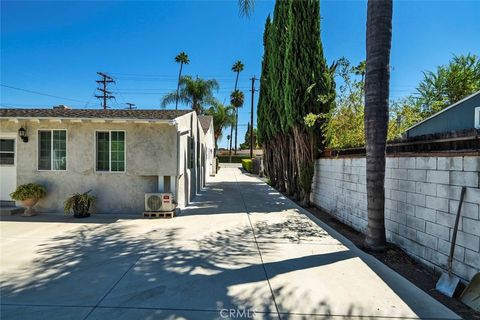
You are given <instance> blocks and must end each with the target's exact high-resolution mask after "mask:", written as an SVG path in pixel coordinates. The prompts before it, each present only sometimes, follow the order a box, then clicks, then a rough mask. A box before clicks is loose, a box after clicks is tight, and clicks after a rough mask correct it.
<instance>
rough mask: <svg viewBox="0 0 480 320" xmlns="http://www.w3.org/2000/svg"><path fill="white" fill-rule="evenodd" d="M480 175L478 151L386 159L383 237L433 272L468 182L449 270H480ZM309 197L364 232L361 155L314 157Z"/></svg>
mask: <svg viewBox="0 0 480 320" xmlns="http://www.w3.org/2000/svg"><path fill="white" fill-rule="evenodd" d="M479 180H480V157H479V156H464V157H389V158H387V169H386V179H385V197H386V201H385V219H386V220H385V224H386V229H387V240H388V241H389V242H392V243H395V244H396V245H398V246H400V247H401V248H402V249H403V250H405V251H406V252H407V253H408V254H409V255H411V256H412V257H414V258H415V259H417V260H419V261H420V262H422V263H424V264H426V265H428V266H430V267H431V268H433V269H435V270H436V271H440V270H445V269H446V266H447V259H448V254H449V252H450V241H451V239H452V230H453V225H454V222H455V214H456V212H457V207H458V203H459V199H460V190H461V186H467V192H466V194H465V199H464V202H463V207H462V212H461V220H460V224H459V231H458V234H457V244H456V247H455V255H454V263H453V271H454V273H455V274H456V275H458V276H459V277H460V278H462V279H464V280H467V281H469V280H470V279H471V278H472V277H473V275H474V274H475V273H476V272H479V271H480V209H479V206H480V189H479V186H480V185H479V183H480V182H479ZM311 201H312V202H313V203H314V204H315V205H316V206H318V207H319V208H321V209H323V210H325V211H326V212H328V213H330V214H331V215H333V216H335V217H336V218H338V219H339V220H341V221H343V222H344V223H346V224H348V225H350V226H352V227H353V228H355V229H356V230H358V231H360V232H362V233H365V230H366V227H367V194H366V176H365V158H338V159H319V160H317V161H316V163H315V177H314V180H313V188H312V194H311Z"/></svg>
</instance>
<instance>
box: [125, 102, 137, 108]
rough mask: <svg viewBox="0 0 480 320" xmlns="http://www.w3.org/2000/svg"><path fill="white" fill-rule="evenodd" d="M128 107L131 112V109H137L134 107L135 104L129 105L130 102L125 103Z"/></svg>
mask: <svg viewBox="0 0 480 320" xmlns="http://www.w3.org/2000/svg"><path fill="white" fill-rule="evenodd" d="M125 103H126V104H127V106H128V108H127V109H128V110H133V109H137V107H135V103H130V102H125Z"/></svg>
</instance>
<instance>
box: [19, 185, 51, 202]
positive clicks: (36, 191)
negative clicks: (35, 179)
mask: <svg viewBox="0 0 480 320" xmlns="http://www.w3.org/2000/svg"><path fill="white" fill-rule="evenodd" d="M46 195H47V191H46V190H45V188H44V187H43V186H42V185H40V184H38V183H27V184H22V185H19V186H18V187H17V189H16V190H15V191H14V192H12V193H10V197H12V199H13V200H17V201H24V200H27V199H32V198H33V199H41V198H43V197H45V196H46Z"/></svg>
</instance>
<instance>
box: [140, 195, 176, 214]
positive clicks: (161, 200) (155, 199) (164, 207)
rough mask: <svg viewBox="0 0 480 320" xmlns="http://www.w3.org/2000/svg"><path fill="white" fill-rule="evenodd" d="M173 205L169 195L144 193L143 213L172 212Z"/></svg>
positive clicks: (171, 196)
mask: <svg viewBox="0 0 480 320" xmlns="http://www.w3.org/2000/svg"><path fill="white" fill-rule="evenodd" d="M175 207H176V205H175V203H174V202H173V195H172V194H171V193H146V194H145V211H149V212H164V211H174V210H175Z"/></svg>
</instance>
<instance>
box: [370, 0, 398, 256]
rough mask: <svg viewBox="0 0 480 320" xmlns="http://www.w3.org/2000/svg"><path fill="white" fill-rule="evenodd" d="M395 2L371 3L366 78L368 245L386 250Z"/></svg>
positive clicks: (383, 0) (373, 1)
mask: <svg viewBox="0 0 480 320" xmlns="http://www.w3.org/2000/svg"><path fill="white" fill-rule="evenodd" d="M392 7H393V4H392V0H382V1H377V0H369V1H368V7H367V8H368V9H367V66H366V74H365V118H364V122H365V140H366V151H367V157H366V162H367V163H366V166H367V209H368V225H367V235H366V239H365V244H366V245H367V246H368V247H370V248H371V249H374V250H381V249H384V248H385V243H386V239H385V213H384V210H385V188H384V185H385V149H386V142H387V128H388V98H389V85H390V48H391V42H392V41H391V40H392Z"/></svg>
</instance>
